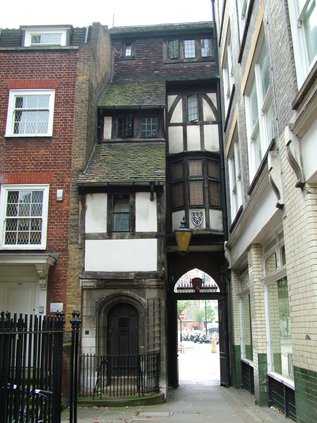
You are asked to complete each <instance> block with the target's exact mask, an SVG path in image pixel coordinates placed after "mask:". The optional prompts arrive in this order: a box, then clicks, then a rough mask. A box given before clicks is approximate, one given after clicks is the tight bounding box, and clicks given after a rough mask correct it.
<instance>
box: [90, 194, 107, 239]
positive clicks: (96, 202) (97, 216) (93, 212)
mask: <svg viewBox="0 0 317 423" xmlns="http://www.w3.org/2000/svg"><path fill="white" fill-rule="evenodd" d="M85 230H86V233H91V232H93V233H94V232H103V233H105V232H107V194H105V193H95V194H87V195H86V221H85Z"/></svg>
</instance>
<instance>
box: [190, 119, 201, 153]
mask: <svg viewBox="0 0 317 423" xmlns="http://www.w3.org/2000/svg"><path fill="white" fill-rule="evenodd" d="M187 149H188V151H200V150H201V146H200V126H198V125H190V126H187Z"/></svg>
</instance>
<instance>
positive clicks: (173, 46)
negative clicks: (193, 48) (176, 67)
mask: <svg viewBox="0 0 317 423" xmlns="http://www.w3.org/2000/svg"><path fill="white" fill-rule="evenodd" d="M178 57H179V48H178V40H172V41H169V42H168V58H169V59H178Z"/></svg>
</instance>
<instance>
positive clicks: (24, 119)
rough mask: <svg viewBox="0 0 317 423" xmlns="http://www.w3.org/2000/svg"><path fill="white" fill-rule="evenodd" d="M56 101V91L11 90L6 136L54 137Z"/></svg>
mask: <svg viewBox="0 0 317 423" xmlns="http://www.w3.org/2000/svg"><path fill="white" fill-rule="evenodd" d="M54 100H55V90H11V91H10V95H9V105H8V116H7V127H6V136H7V137H44V136H45V137H46V136H52V133H53V116H54Z"/></svg>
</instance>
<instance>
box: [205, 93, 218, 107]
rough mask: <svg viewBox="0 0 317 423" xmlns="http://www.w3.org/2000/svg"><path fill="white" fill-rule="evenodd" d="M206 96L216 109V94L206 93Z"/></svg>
mask: <svg viewBox="0 0 317 423" xmlns="http://www.w3.org/2000/svg"><path fill="white" fill-rule="evenodd" d="M207 96H208V97H209V98H210V100H211V101H212V103H213V105H214V106H215V108H217V94H216V93H207Z"/></svg>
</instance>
